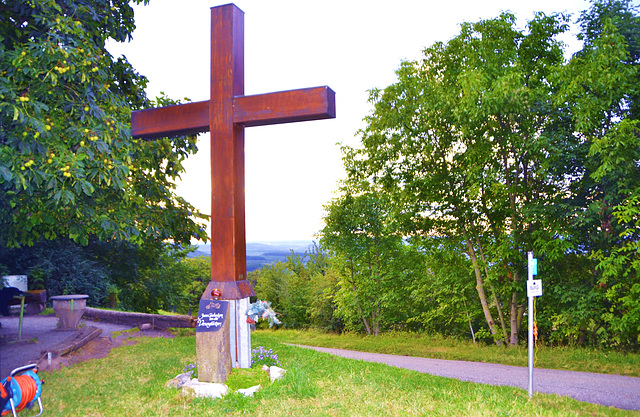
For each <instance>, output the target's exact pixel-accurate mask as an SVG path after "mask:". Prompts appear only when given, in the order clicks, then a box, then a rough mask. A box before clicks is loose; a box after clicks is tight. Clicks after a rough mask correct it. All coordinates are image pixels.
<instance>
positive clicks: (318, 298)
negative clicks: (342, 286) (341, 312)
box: [248, 244, 342, 331]
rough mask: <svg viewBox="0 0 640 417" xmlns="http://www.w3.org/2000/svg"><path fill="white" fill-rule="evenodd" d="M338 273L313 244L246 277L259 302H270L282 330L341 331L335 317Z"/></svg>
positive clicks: (330, 261) (320, 248)
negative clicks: (305, 249) (251, 284)
mask: <svg viewBox="0 0 640 417" xmlns="http://www.w3.org/2000/svg"><path fill="white" fill-rule="evenodd" d="M337 276H338V275H337V273H336V271H335V269H334V268H333V259H330V258H329V257H328V255H327V253H326V252H325V251H324V249H323V248H322V247H321V246H318V245H316V244H314V246H312V247H311V248H310V250H309V251H308V252H307V253H305V254H304V256H299V255H295V254H292V255H290V256H289V257H288V258H287V260H286V261H285V262H278V263H276V264H274V265H268V266H265V267H263V268H261V269H258V270H255V271H253V272H251V273H250V274H249V277H248V278H249V280H250V281H251V282H253V283H254V288H255V291H256V294H257V296H258V299H260V300H267V301H269V302H271V303H272V308H273V309H274V310H275V311H276V312H277V313H278V317H279V319H280V321H281V322H282V324H281V325H280V326H279V327H285V328H307V327H316V328H321V329H324V330H327V331H341V330H342V323H341V320H340V319H339V318H338V317H336V316H335V315H334V312H335V308H336V307H335V302H334V298H333V296H334V292H335V288H336V280H337Z"/></svg>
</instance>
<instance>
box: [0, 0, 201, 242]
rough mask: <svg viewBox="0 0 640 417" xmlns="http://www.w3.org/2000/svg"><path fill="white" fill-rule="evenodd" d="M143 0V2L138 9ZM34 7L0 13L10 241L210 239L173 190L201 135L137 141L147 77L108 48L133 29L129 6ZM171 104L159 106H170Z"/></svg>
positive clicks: (0, 146) (49, 3) (1, 170)
mask: <svg viewBox="0 0 640 417" xmlns="http://www.w3.org/2000/svg"><path fill="white" fill-rule="evenodd" d="M140 2H141V0H136V3H140ZM110 6H111V7H108V6H107V7H106V6H105V5H104V4H103V2H99V1H95V0H74V1H68V2H56V1H54V0H44V1H41V0H38V1H36V0H29V1H14V0H9V1H5V2H3V5H2V7H0V62H2V65H1V66H0V68H1V71H0V244H2V245H7V246H20V245H25V244H26V245H33V244H35V243H36V242H38V241H39V240H41V239H46V240H54V239H56V238H58V237H63V238H68V239H71V240H73V241H75V242H77V243H80V244H83V245H86V244H88V243H89V241H90V240H91V239H92V238H98V239H100V240H108V239H121V240H128V241H132V242H135V243H141V242H143V241H145V240H163V239H168V238H173V239H174V240H175V241H179V242H183V243H187V244H188V242H189V241H190V239H191V238H192V237H196V238H198V237H199V238H205V239H206V232H205V231H204V227H203V226H202V225H201V224H199V223H197V221H199V220H202V219H204V218H205V216H203V215H201V214H200V213H198V212H197V211H196V210H195V209H194V208H193V207H192V206H191V205H190V204H188V203H187V202H185V201H184V200H182V199H181V198H179V197H177V196H176V195H175V194H174V189H175V184H174V181H175V179H176V177H177V176H178V175H179V174H180V172H181V171H182V169H183V168H182V165H181V162H182V161H183V160H184V158H185V157H186V156H187V155H188V154H189V153H193V152H195V151H196V146H195V138H194V137H180V138H174V139H164V140H160V141H156V142H145V141H138V140H132V138H131V134H130V113H131V110H136V109H140V108H143V107H149V106H151V105H153V104H154V103H151V102H150V101H149V100H148V99H147V98H146V95H145V93H144V88H145V86H146V83H147V79H146V78H145V77H143V76H141V75H140V74H138V73H136V71H135V70H134V69H133V68H132V67H131V65H130V64H129V63H128V62H127V61H126V59H124V58H118V59H115V58H114V57H112V56H111V55H110V54H109V53H108V52H107V51H106V49H105V41H106V40H107V39H114V40H116V41H120V42H122V41H125V40H128V39H129V38H130V37H131V32H132V31H133V29H134V28H135V25H134V22H133V10H132V9H131V6H130V5H129V3H128V1H124V0H116V1H113V2H111V3H110ZM166 102H167V99H165V98H161V99H159V102H158V104H164V103H166Z"/></svg>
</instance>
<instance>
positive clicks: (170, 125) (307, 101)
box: [131, 86, 336, 139]
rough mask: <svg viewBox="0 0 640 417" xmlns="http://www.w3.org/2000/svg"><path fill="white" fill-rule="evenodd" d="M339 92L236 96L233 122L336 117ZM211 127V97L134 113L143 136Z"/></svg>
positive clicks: (134, 127)
mask: <svg viewBox="0 0 640 417" xmlns="http://www.w3.org/2000/svg"><path fill="white" fill-rule="evenodd" d="M335 96H336V94H335V92H334V91H333V90H331V89H330V88H329V87H326V86H323V87H313V88H302V89H299V90H289V91H281V92H277V93H268V94H257V95H252V96H239V97H234V98H233V122H234V123H235V124H240V125H243V126H265V125H271V124H280V123H293V122H302V121H308V120H321V119H332V118H335V117H336V99H335ZM208 131H209V101H198V102H194V103H185V104H180V105H176V106H167V107H162V108H155V109H147V110H140V111H136V112H132V113H131V135H132V136H133V137H138V138H143V139H155V138H160V137H170V136H181V135H191V134H196V133H201V132H208Z"/></svg>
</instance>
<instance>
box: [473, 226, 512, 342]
mask: <svg viewBox="0 0 640 417" xmlns="http://www.w3.org/2000/svg"><path fill="white" fill-rule="evenodd" d="M476 242H477V243H478V249H479V250H480V258H481V259H482V264H483V265H484V273H485V276H486V277H487V278H488V277H489V269H488V268H487V260H486V258H485V257H484V250H483V249H482V243H480V240H479V239H477V238H476ZM489 290H491V295H492V296H493V302H494V303H495V305H496V310H498V320H500V327H501V328H502V337H503V338H504V340H507V325H506V323H505V320H504V315H503V314H502V306H501V305H500V302H499V301H498V296H497V295H496V290H495V288H494V287H493V285H492V284H491V283H489Z"/></svg>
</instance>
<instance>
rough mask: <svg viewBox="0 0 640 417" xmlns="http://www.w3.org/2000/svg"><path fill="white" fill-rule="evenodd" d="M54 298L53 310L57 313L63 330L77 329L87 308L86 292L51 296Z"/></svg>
mask: <svg viewBox="0 0 640 417" xmlns="http://www.w3.org/2000/svg"><path fill="white" fill-rule="evenodd" d="M50 298H51V300H53V311H54V312H55V313H56V316H57V317H58V320H59V323H60V329H61V330H75V329H77V328H78V324H80V318H81V317H82V315H83V314H84V311H85V310H86V309H87V298H89V296H88V295H86V294H71V295H55V296H53V297H50Z"/></svg>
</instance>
